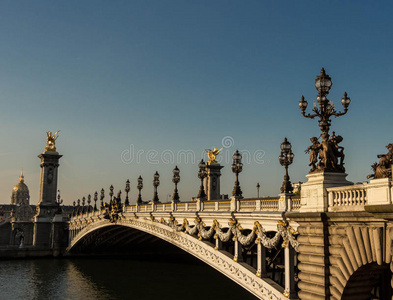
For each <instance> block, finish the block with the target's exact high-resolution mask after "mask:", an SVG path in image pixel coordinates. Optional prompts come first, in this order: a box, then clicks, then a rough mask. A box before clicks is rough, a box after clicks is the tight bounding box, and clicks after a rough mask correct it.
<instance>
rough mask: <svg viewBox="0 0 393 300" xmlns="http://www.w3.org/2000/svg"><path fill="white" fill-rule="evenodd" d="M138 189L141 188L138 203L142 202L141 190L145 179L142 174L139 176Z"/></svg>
mask: <svg viewBox="0 0 393 300" xmlns="http://www.w3.org/2000/svg"><path fill="white" fill-rule="evenodd" d="M137 189H138V190H139V193H138V200H137V203H138V204H142V196H141V190H142V189H143V179H142V177H141V176H139V178H138V185H137Z"/></svg>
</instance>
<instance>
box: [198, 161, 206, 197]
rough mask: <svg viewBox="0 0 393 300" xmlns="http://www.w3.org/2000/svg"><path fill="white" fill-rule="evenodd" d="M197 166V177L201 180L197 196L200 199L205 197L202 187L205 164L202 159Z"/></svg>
mask: <svg viewBox="0 0 393 300" xmlns="http://www.w3.org/2000/svg"><path fill="white" fill-rule="evenodd" d="M198 167H199V171H198V177H199V179H200V180H201V187H200V188H199V194H198V198H199V199H202V198H206V193H205V188H204V187H203V179H205V177H206V176H207V172H206V164H205V162H204V161H203V159H202V160H201V162H200V163H199V164H198Z"/></svg>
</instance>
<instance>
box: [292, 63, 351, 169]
mask: <svg viewBox="0 0 393 300" xmlns="http://www.w3.org/2000/svg"><path fill="white" fill-rule="evenodd" d="M332 85H333V84H332V80H331V78H330V76H329V75H327V74H326V72H325V69H324V68H322V70H321V73H320V75H319V76H317V78H316V79H315V88H316V89H317V91H318V96H317V101H318V105H317V104H316V103H315V102H314V107H313V109H312V111H313V112H314V113H313V114H306V109H307V105H308V103H307V101H306V100H304V96H302V98H301V100H300V101H299V108H300V110H301V113H302V115H303V116H304V117H306V118H309V119H314V118H315V117H318V118H319V121H318V123H319V128H320V129H321V131H322V134H321V136H322V143H321V144H319V145H318V144H317V143H316V144H315V147H314V148H315V149H314V151H315V152H314V154H313V155H314V156H315V157H316V155H317V151H318V150H319V151H320V152H319V156H320V159H321V162H320V163H319V165H318V170H326V169H328V170H330V171H339V172H344V171H345V170H344V168H343V166H342V164H341V166H338V165H337V162H336V160H337V156H339V155H340V154H339V153H336V154H334V152H337V151H335V149H333V148H337V147H338V146H337V143H338V142H340V141H341V140H342V138H341V140H340V141H337V140H336V137H335V136H334V139H333V140H332V141H330V140H329V129H330V125H331V120H330V117H332V116H335V117H340V116H343V115H345V114H346V113H347V111H348V106H349V104H350V103H351V99H350V98H349V97H348V95H347V93H346V92H345V93H344V97H343V98H342V99H341V104H342V105H343V107H344V111H343V112H340V111H336V108H335V106H334V104H333V102H332V101H329V100H328V99H327V97H326V96H327V95H328V94H329V91H330V88H331V87H332ZM332 137H333V136H332ZM315 139H316V138H315ZM329 142H330V143H329ZM332 143H333V144H334V143H336V144H335V145H334V146H335V147H332ZM308 151H309V150H308ZM342 155H343V154H342V153H341V157H343V156H342ZM310 160H311V158H310ZM315 160H316V158H315ZM314 164H315V162H314ZM314 169H315V168H313V169H312V171H313V170H314Z"/></svg>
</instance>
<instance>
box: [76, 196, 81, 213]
mask: <svg viewBox="0 0 393 300" xmlns="http://www.w3.org/2000/svg"><path fill="white" fill-rule="evenodd" d="M77 203H78V206H77V209H76V211H77V215H79V213H80V208H81V199H78V201H77Z"/></svg>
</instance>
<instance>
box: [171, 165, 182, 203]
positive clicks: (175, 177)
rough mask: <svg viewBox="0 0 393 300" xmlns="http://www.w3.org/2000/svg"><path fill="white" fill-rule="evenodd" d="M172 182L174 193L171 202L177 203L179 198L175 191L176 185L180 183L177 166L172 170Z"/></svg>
mask: <svg viewBox="0 0 393 300" xmlns="http://www.w3.org/2000/svg"><path fill="white" fill-rule="evenodd" d="M172 182H173V183H174V184H175V191H174V193H173V196H172V200H173V201H174V202H179V200H180V197H179V193H178V190H177V184H178V183H179V182H180V170H179V169H178V167H177V166H176V167H175V168H174V169H173V178H172Z"/></svg>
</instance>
